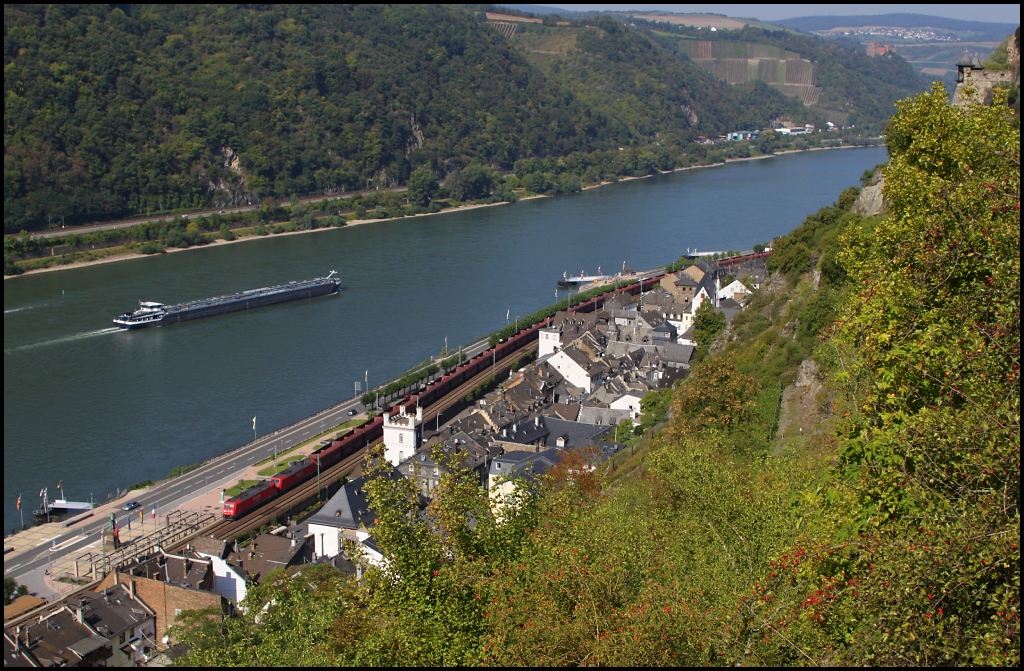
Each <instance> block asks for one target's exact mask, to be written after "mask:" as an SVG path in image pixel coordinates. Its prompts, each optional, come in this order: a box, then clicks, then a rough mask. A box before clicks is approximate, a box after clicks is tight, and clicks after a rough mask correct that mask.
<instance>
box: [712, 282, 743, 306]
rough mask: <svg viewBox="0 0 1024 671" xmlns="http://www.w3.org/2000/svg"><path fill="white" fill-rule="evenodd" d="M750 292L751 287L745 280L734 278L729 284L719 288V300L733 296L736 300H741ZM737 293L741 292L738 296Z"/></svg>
mask: <svg viewBox="0 0 1024 671" xmlns="http://www.w3.org/2000/svg"><path fill="white" fill-rule="evenodd" d="M749 293H750V289H748V288H747V287H746V285H745V284H743V282H740V281H739V280H733V281H732V282H731V283H730V284H729V285H728V286H725V287H722V288H721V289H719V290H718V300H724V299H726V298H731V299H733V300H734V301H737V302H738V301H740V300H742V299H743V297H744V296H746V295H747V294H749ZM737 294H739V295H738V296H737Z"/></svg>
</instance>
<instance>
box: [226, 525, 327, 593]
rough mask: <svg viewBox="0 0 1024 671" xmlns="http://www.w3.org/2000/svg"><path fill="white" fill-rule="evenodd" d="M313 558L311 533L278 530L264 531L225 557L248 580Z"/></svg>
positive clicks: (258, 580)
mask: <svg viewBox="0 0 1024 671" xmlns="http://www.w3.org/2000/svg"><path fill="white" fill-rule="evenodd" d="M281 529H282V530H284V529H285V527H281ZM312 558H313V545H312V543H310V541H309V536H306V537H305V538H290V537H288V536H286V535H278V534H276V533H263V534H260V535H259V536H257V537H256V538H254V539H252V542H251V543H249V544H248V545H246V546H244V547H242V548H239V549H238V550H235V551H232V552H229V553H228V556H227V557H226V560H227V562H228V563H229V564H231V565H232V566H234V567H235V568H236V570H237V571H238V572H239V573H241V574H242V575H244V576H246V579H247V580H251V581H252V582H255V583H259V582H260V581H261V580H262V579H263V578H266V577H267V576H268V575H270V574H271V573H273V572H274V571H276V570H278V569H285V568H290V567H292V566H298V565H300V564H304V563H308V562H309V561H310V560H311V559H312Z"/></svg>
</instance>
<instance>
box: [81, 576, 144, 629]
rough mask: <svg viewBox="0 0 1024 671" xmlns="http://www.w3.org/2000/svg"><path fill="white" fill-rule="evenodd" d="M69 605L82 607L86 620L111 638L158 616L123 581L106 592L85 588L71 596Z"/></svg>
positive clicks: (83, 616)
mask: <svg viewBox="0 0 1024 671" xmlns="http://www.w3.org/2000/svg"><path fill="white" fill-rule="evenodd" d="M67 605H68V607H69V608H72V609H77V608H81V609H82V619H83V620H85V623H86V624H88V625H89V626H90V627H92V628H93V629H94V630H96V631H97V632H98V633H99V634H100V636H105V637H106V638H108V639H112V638H113V637H116V636H117V635H118V634H120V633H121V632H123V631H126V630H128V629H130V628H132V627H135V626H138V625H139V624H141V623H143V622H145V621H146V620H149V619H152V618H153V617H154V615H153V611H151V610H150V609H149V608H147V607H146V606H145V604H143V603H142V602H141V601H139V600H137V599H133V598H132V597H131V595H130V594H129V593H128V590H127V589H126V588H125V586H124V585H121V584H117V585H113V586H111V587H108V588H107V589H105V590H103V591H102V592H81V593H79V594H78V595H76V596H75V597H73V598H71V599H68V601H67Z"/></svg>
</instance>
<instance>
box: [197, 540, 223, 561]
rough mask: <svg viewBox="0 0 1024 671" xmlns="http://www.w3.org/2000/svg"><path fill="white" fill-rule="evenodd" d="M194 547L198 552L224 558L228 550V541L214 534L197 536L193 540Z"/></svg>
mask: <svg viewBox="0 0 1024 671" xmlns="http://www.w3.org/2000/svg"><path fill="white" fill-rule="evenodd" d="M192 549H193V550H195V551H196V552H201V553H203V554H208V555H213V556H214V557H220V558H221V559H223V558H224V555H226V554H227V551H228V542H227V541H226V540H222V539H220V538H214V537H212V536H196V537H195V538H194V539H193V540H192Z"/></svg>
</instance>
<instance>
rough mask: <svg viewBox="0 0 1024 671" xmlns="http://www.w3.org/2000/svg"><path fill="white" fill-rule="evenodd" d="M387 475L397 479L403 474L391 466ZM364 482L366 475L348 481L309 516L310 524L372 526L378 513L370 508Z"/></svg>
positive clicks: (352, 526)
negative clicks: (364, 490)
mask: <svg viewBox="0 0 1024 671" xmlns="http://www.w3.org/2000/svg"><path fill="white" fill-rule="evenodd" d="M387 477H389V478H391V479H392V480H395V481H397V480H398V479H399V478H401V477H402V475H401V474H400V473H399V472H398V471H397V470H396V469H395V468H391V470H389V471H388V472H387ZM364 484H366V478H365V477H360V478H356V479H355V480H353V481H352V482H349V483H346V484H345V486H344V487H342V488H341V489H339V490H338V493H337V494H335V495H334V496H332V497H331V498H330V500H328V501H327V503H325V504H324V507H323V508H321V509H320V510H318V511H317V512H316V513H314V514H313V516H312V517H310V518H309V522H310V524H322V525H323V526H328V527H338V528H339V529H351V530H358V529H360V528H366V529H369V528H370V527H372V526H373V520H374V518H375V517H376V514H375V513H374V512H373V511H372V510H370V509H369V505H368V504H367V503H366V494H365V493H364V492H363V485H364Z"/></svg>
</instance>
